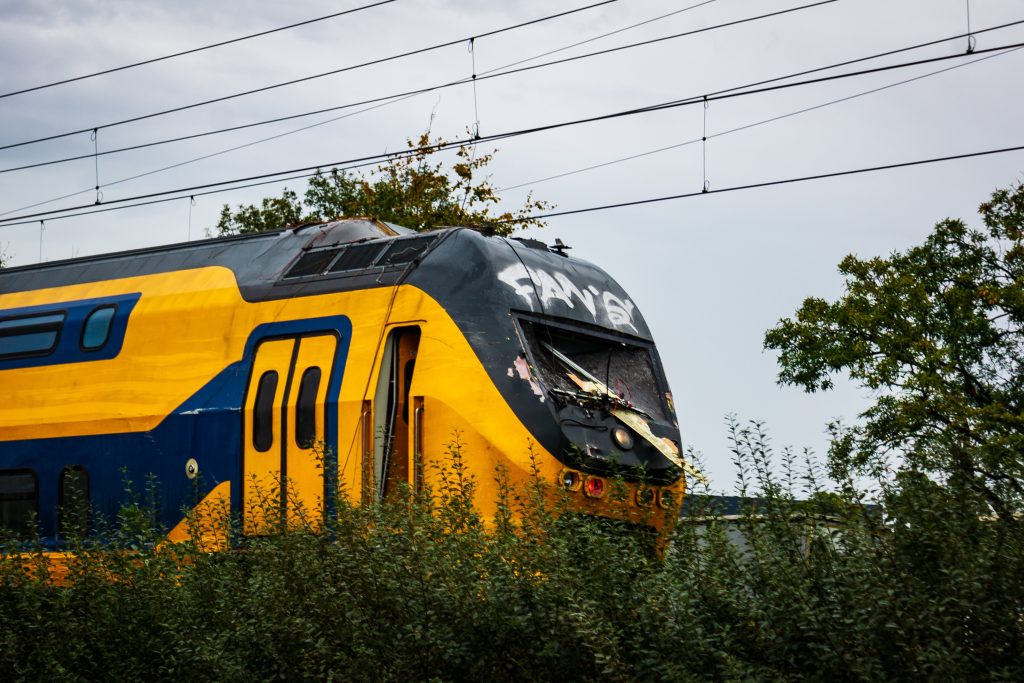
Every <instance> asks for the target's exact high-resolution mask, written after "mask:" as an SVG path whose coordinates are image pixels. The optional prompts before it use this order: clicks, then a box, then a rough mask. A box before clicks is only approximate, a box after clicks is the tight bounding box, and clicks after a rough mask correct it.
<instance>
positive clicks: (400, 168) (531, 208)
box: [217, 133, 553, 235]
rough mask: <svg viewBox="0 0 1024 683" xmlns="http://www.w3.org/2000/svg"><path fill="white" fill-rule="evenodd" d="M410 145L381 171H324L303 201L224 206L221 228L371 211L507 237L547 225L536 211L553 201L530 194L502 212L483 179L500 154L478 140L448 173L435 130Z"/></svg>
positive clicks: (414, 224)
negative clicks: (480, 147) (482, 149)
mask: <svg viewBox="0 0 1024 683" xmlns="http://www.w3.org/2000/svg"><path fill="white" fill-rule="evenodd" d="M407 142H408V145H409V150H410V152H407V153H402V154H393V155H391V156H390V157H389V158H388V160H387V161H386V162H384V163H383V164H381V165H380V166H379V167H378V168H377V169H376V173H375V174H370V175H364V174H362V173H349V172H346V171H345V170H338V169H336V168H335V169H331V170H330V171H329V172H328V173H326V174H325V173H321V172H320V171H317V173H316V175H314V176H313V177H312V178H311V179H310V181H309V188H308V189H307V191H306V194H305V196H304V198H303V199H302V200H301V201H300V200H299V198H298V195H297V194H296V193H295V192H294V191H292V190H288V189H287V188H286V189H285V190H284V191H283V192H282V194H281V196H280V197H268V198H265V199H264V200H263V201H262V202H261V204H260V205H259V206H256V205H252V204H250V205H244V206H240V207H238V209H237V210H236V211H234V212H232V211H231V208H230V207H229V206H228V205H227V204H225V205H224V208H223V209H222V210H221V214H220V220H219V221H218V222H217V232H218V233H219V234H221V235H234V234H240V233H249V232H261V231H264V230H272V229H277V228H281V227H285V226H288V225H297V224H300V223H312V222H320V221H325V220H330V219H333V218H338V217H342V216H349V217H354V216H371V217H373V218H377V219H380V220H384V221H390V222H393V223H398V224H399V225H403V226H405V227H408V228H412V229H414V230H420V231H424V230H431V229H433V228H437V227H441V226H470V227H477V228H486V229H488V230H490V231H492V232H494V233H496V234H499V235H507V234H510V233H511V232H512V231H513V230H515V229H516V228H522V227H526V226H529V225H537V226H540V225H543V222H542V221H540V220H539V219H536V218H531V217H530V215H531V214H532V213H534V212H537V211H543V210H546V209H550V208H552V206H553V205H552V204H550V203H548V202H545V201H541V200H535V199H533V198H532V196H530V195H528V196H527V198H526V201H525V202H524V204H523V206H522V207H521V208H519V209H517V210H515V211H502V212H498V211H497V208H498V205H499V202H500V198H499V197H498V195H497V193H496V192H495V190H494V188H493V187H492V186H491V184H490V179H489V178H488V177H484V178H482V179H481V178H480V177H479V176H480V171H481V170H482V169H484V168H485V167H486V166H487V165H488V164H489V163H490V162H491V160H492V159H493V158H494V152H491V153H490V154H484V155H481V156H476V154H475V151H474V149H473V147H472V146H471V145H462V146H460V147H459V149H458V151H457V152H456V155H457V161H456V163H454V164H452V167H451V173H449V172H448V171H447V170H446V169H445V168H444V166H443V164H441V163H431V162H430V156H431V155H432V154H434V153H436V152H437V151H438V148H439V147H441V146H443V145H445V144H446V143H445V141H444V140H442V139H441V138H437V139H435V140H434V141H431V140H430V136H429V133H424V134H423V135H421V136H420V137H419V139H418V140H416V141H415V142H414V141H412V140H408V141H407Z"/></svg>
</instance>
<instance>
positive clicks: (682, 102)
mask: <svg viewBox="0 0 1024 683" xmlns="http://www.w3.org/2000/svg"><path fill="white" fill-rule="evenodd" d="M1020 47H1024V42H1022V43H1012V44H1008V45H1001V46H998V47H993V48H987V49H985V50H978V51H976V52H975V53H974V54H976V55H980V54H985V53H993V52H1004V51H1007V50H1010V49H1015V48H1020ZM966 56H967V55H965V54H953V55H945V56H941V57H932V58H928V59H920V60H915V61H912V62H901V63H898V64H889V65H885V66H880V67H874V68H871V69H863V70H860V71H851V72H846V73H840V74H833V75H830V76H821V77H818V78H812V79H807V80H803V81H794V82H790V83H780V84H777V85H770V86H764V87H760V88H751V89H746V90H736V89H729V90H725V91H719V93H720V94H715V95H707V96H706V97H707V100H708V101H715V100H723V99H732V98H736V97H744V96H748V95H758V94H761V93H766V92H775V91H779V90H784V89H789V88H796V87H803V86H807V85H813V84H817V83H825V82H831V81H836V80H841V79H845V78H851V77H856V76H863V75H867V74H874V73H882V72H886V71H892V70H895V69H901V68H908V67H912V66H918V65H922V64H930V63H935V62H941V61H948V60H951V59H963V58H964V57H966ZM703 101H704V97H703V96H696V97H691V98H685V99H679V100H672V101H669V102H664V103H661V104H656V105H650V106H647V107H638V108H634V109H627V110H623V111H618V112H613V113H609V114H601V115H597V116H591V117H586V118H581V119H574V120H570V121H562V122H558V123H552V124H547V125H543V126H534V127H531V128H524V129H519V130H514V131H508V132H505V133H496V134H492V135H487V136H481V137H480V139H479V141H480V142H493V141H497V140H504V139H508V138H513V137H519V136H522V135H531V134H535V133H540V132H544V131H551V130H559V129H561V128H566V127H569V126H576V125H581V124H586V123H594V122H598V121H607V120H612V119H616V118H622V117H626V116H635V115H639V114H646V113H651V112H656V111H665V110H669V109H674V108H678V107H684V106H689V105H695V104H700V103H702V102H703ZM471 142H472V138H466V139H459V140H453V141H450V142H443V143H436V144H433V145H427V146H424V147H421V148H417V149H414V150H408V151H405V152H399V153H385V154H373V155H367V156H363V157H358V158H355V159H349V160H343V161H334V162H328V163H320V164H312V165H309V166H305V167H300V168H293V169H288V170H284V171H276V172H271V173H264V174H259V175H253V176H247V177H244V178H236V179H232V180H225V181H218V182H213V183H205V184H201V185H195V186H191V187H187V188H179V189H175V190H165V191H160V192H152V193H147V194H144V195H137V196H134V197H125V198H121V199H115V200H109V201H108V202H107V203H108V204H109V203H113V202H117V203H124V202H129V201H135V200H143V199H150V198H154V197H158V196H163V195H169V194H180V193H182V192H190V193H193V194H194V193H195V191H198V190H203V189H208V188H212V187H217V186H224V185H234V184H238V183H244V182H250V181H254V180H264V179H269V178H272V177H278V176H284V175H292V174H296V173H300V172H303V171H313V170H319V169H322V168H330V167H337V166H345V165H347V164H361V163H372V162H375V161H377V162H379V161H382V160H385V159H389V158H390V159H397V158H403V157H405V156H410V155H414V154H419V153H423V152H433V151H439V150H442V149H448V148H452V147H458V146H461V145H465V144H469V143H471ZM308 175H314V174H313V173H310V174H308ZM307 177H308V176H307ZM86 206H88V205H82V206H73V207H65V208H63V209H53V210H50V211H42V212H37V213H34V214H27V215H21V216H12V217H10V218H0V225H6V224H11V223H13V222H15V221H23V220H25V219H30V218H31V219H34V220H33V221H30V222H34V221H35V220H38V219H39V218H40V217H44V216H53V215H56V214H60V213H64V212H68V211H78V210H80V209H83V208H86Z"/></svg>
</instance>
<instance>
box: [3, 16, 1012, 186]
mask: <svg viewBox="0 0 1024 683" xmlns="http://www.w3.org/2000/svg"><path fill="white" fill-rule="evenodd" d="M709 1H714V0H709ZM832 1H834V0H832ZM705 4H708V3H707V2H702V3H699V4H698V5H691V6H690V7H687V8H684V9H683V10H677V11H676V12H671V13H669V14H668V15H661V16H660V17H655V18H654V19H650V20H647V21H644V22H640V23H639V24H634V25H632V26H628V27H625V28H623V29H618V30H616V31H611V32H609V33H606V34H602V35H600V36H596V37H594V38H590V39H588V40H585V41H580V42H579V43H573V44H572V45H568V46H565V47H562V48H559V49H557V50H552V51H549V52H546V53H542V54H539V55H535V56H533V57H530V58H527V59H524V60H518V61H516V62H512V63H510V64H505V65H503V66H500V67H496V68H494V69H490V70H488V71H485V72H483V73H481V74H478V75H477V79H476V80H478V81H480V80H488V79H491V78H500V77H503V76H508V75H513V74H517V73H522V72H524V71H530V70H533V69H540V68H546V67H549V66H555V65H558V64H562V63H565V62H570V61H576V60H579V59H586V58H589V57H594V56H599V55H603V54H607V53H609V52H616V51H620V50H624V49H629V48H632V47H639V46H643V45H648V44H651V43H656V42H661V41H665V40H670V39H673V38H680V37H684V36H687V35H691V34H693V33H700V32H704V31H708V30H712V29H716V28H722V27H725V26H731V25H733V24H735V23H740V22H749V21H752V20H755V19H760V18H767V17H770V16H775V15H776V14H779V12H775V13H771V14H767V15H758V16H757V17H749V18H747V19H743V20H740V22H729V23H727V24H716V25H714V26H709V27H705V28H702V29H697V30H695V31H687V32H684V33H677V34H673V35H670V36H663V37H661V38H655V39H652V40H647V41H641V42H637V43H630V44H628V45H624V46H619V47H616V48H610V49H608V50H600V51H597V52H589V53H585V54H583V55H576V56H574V57H569V58H566V59H560V60H554V61H550V62H543V63H541V64H535V65H532V66H529V67H524V68H520V69H513V70H509V71H502V70H503V69H507V68H508V67H511V66H516V65H518V64H522V63H524V62H527V61H530V60H533V59H537V58H539V57H544V56H547V55H550V54H553V53H555V52H560V51H562V50H566V49H569V48H572V47H575V46H577V45H581V44H583V43H586V42H591V41H593V40H597V39H600V38H603V37H606V36H609V35H613V34H615V33H620V32H621V31H623V30H627V29H629V28H633V27H635V26H639V25H643V24H646V23H650V22H651V21H655V20H657V19H661V18H664V17H666V16H670V15H672V14H677V13H678V12H682V11H685V10H689V9H693V8H695V7H699V6H701V5H705ZM805 7H813V5H808V6H802V7H797V8H792V9H790V10H784V12H791V11H795V10H798V9H803V8H805ZM1020 24H1024V19H1021V20H1017V21H1012V22H1008V23H1005V24H999V25H997V26H990V27H988V28H984V29H980V30H976V31H973V32H972V33H971V35H979V34H982V33H988V32H991V31H998V30H1001V29H1004V28H1009V27H1012V26H1017V25H1020ZM967 35H968V34H966V33H961V34H956V35H952V36H948V37H945V38H939V39H936V40H930V41H927V42H924V43H918V44H916V45H910V46H908V47H902V48H898V49H895V50H887V51H884V52H878V53H875V54H872V55H867V56H864V57H858V58H855V59H849V60H845V61H842V62H836V63H834V64H829V65H826V66H821V67H816V68H814V69H808V70H805V71H799V72H796V73H792V74H787V75H785V76H778V77H775V78H770V79H767V80H762V81H756V82H754V83H747V84H745V85H742V86H735V87H733V88H729V89H727V90H719V91H716V92H715V93H713V94H716V95H717V94H722V93H726V92H731V91H733V90H740V89H745V88H751V87H756V86H758V85H765V84H768V83H775V82H778V81H784V80H789V79H792V78H798V77H800V76H806V75H809V74H812V73H820V72H822V71H829V70H832V69H837V68H839V67H843V66H850V65H852V64H858V63H861V62H866V61H871V60H875V59H879V58H881V57H889V56H892V55H895V54H900V53H903V52H911V51H913V50H919V49H921V48H925V47H931V46H933V45H939V44H941V43H946V42H950V41H952V40H958V39H961V38H964V37H966V36H967ZM495 72H498V73H495ZM470 82H472V79H471V78H463V79H459V80H455V81H450V82H447V83H443V84H439V85H434V86H429V87H425V88H418V89H415V90H408V91H405V92H400V93H394V94H391V95H384V96H381V97H375V98H371V99H367V100H361V101H359V102H351V103H348V104H343V105H338V106H334V107H326V108H323V109H315V110H312V111H307V112H301V113H298V114H291V115H288V116H280V117H276V118H272V119H264V120H262V121H255V122H252V123H245V124H240V125H236V126H229V127H226V128H218V129H215V130H210V131H204V132H201V133H193V134H191V135H183V136H179V137H173V138H166V139H163V140H155V141H152V142H145V143H140V144H136V145H130V146H126V147H119V148H115V149H110V150H104V151H102V152H99V155H100V156H105V155H108V154H119V153H122V152H128V151H133V150H137V149H144V148H147V147H154V146H158V145H165V144H171V143H175V142H183V141H185V140H193V139H197V138H201V137H207V136H210V135H219V134H221V133H229V132H233V131H237V130H244V129H247V128H254V127H258V126H264V125H269V124H273V123H281V122H283V121H290V120H293V119H298V118H305V117H308V116H315V115H317V114H326V113H330V112H333V111H340V110H344V109H350V108H353V107H360V106H364V105H368V104H376V103H380V102H386V103H387V102H389V101H390V100H395V101H401V100H405V99H408V98H409V97H412V96H415V95H421V94H426V93H429V92H434V91H437V90H441V89H444V88H449V87H453V86H458V85H465V84H467V83H470ZM339 118H344V117H339ZM336 120H338V119H337V118H332V119H328V120H326V121H322V122H319V123H317V124H313V125H312V126H304V127H302V128H299V129H296V131H295V132H299V131H303V130H308V129H309V128H312V127H316V126H319V125H324V124H327V123H332V122H334V121H336ZM89 130H91V129H89ZM277 137H280V135H275V136H271V137H270V138H266V139H267V140H271V139H275V138H277ZM32 142H34V141H28V142H26V143H18V144H31V143H32ZM14 146H17V144H16V145H14ZM2 149H6V147H0V150H2ZM93 156H94V154H81V155H77V156H71V157H64V158H60V159H53V160H50V161H42V162H37V163H32V164H25V165H22V166H13V167H10V168H5V169H0V174H3V173H10V172H14V171H22V170H27V169H32V168H39V167H42V166H51V165H55V164H62V163H68V162H72V161H80V160H82V159H91V158H92V157H93ZM75 194H80V193H79V192H75V193H72V194H71V195H70V196H74V195H75ZM62 198H63V197H62ZM51 201H52V200H51ZM43 203H48V202H43Z"/></svg>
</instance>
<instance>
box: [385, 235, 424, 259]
mask: <svg viewBox="0 0 1024 683" xmlns="http://www.w3.org/2000/svg"><path fill="white" fill-rule="evenodd" d="M436 237H437V236H436V235H426V236H424V237H412V238H409V239H403V240H395V241H394V242H392V243H391V246H390V247H388V249H387V251H385V252H384V255H383V256H381V258H380V261H378V263H379V264H380V265H389V266H396V265H399V264H403V263H409V262H410V261H412V260H413V259H416V258H419V256H420V255H421V254H422V253H423V252H425V251H426V250H427V247H429V246H430V245H431V243H433V241H434V240H435V239H436Z"/></svg>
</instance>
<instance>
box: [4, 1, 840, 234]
mask: <svg viewBox="0 0 1024 683" xmlns="http://www.w3.org/2000/svg"><path fill="white" fill-rule="evenodd" d="M710 1H714V0H708V1H707V2H702V3H698V4H696V5H691V6H689V7H684V8H682V9H680V10H677V11H676V12H672V13H669V14H668V15H662V17H665V16H671V15H673V14H678V13H680V12H682V11H686V10H690V9H695V8H697V7H700V6H702V5H705V4H708V2H710ZM828 1H829V2H834V1H835V0H828ZM819 4H823V3H815V4H812V5H803V6H799V7H794V8H790V9H787V10H782V11H778V12H771V13H768V14H762V15H757V16H753V17H747V18H744V19H739V20H735V21H730V22H726V23H724V24H715V25H712V26H706V27H703V28H700V29H695V30H691V31H685V32H683V33H676V34H674V35H671V36H665V37H660V38H655V39H652V40H646V41H641V42H639V43H632V44H629V45H624V46H618V47H614V48H610V49H607V50H601V51H598V52H591V53H586V54H583V55H576V56H573V57H569V58H566V59H561V60H555V61H552V62H544V63H542V64H536V65H533V66H529V67H521V68H517V69H513V70H510V71H502V70H503V69H506V68H507V67H509V66H514V65H517V64H522V63H524V62H526V61H530V59H535V58H537V57H538V56H535V57H532V58H529V59H524V60H519V61H517V62H513V63H512V64H511V65H504V66H500V67H495V68H493V69H490V70H489V71H486V72H484V73H483V74H476V73H475V58H474V61H473V68H472V75H471V77H470V78H465V79H461V80H457V81H453V82H450V83H447V84H442V85H438V86H431V87H428V88H420V89H418V90H413V91H409V92H405V93H399V94H396V95H389V96H385V97H378V98H373V99H370V100H363V101H362V102H357V103H353V104H349V105H345V106H344V107H339V108H348V107H355V106H359V105H363V104H372V103H376V104H374V106H370V107H367V108H365V109H362V110H359V111H356V112H353V113H349V114H345V115H341V116H337V117H332V118H330V119H327V120H324V121H319V122H317V123H313V124H309V125H307V126H302V127H300V128H296V129H293V130H289V131H284V132H282V133H277V134H275V135H271V136H268V137H264V138H260V139H257V140H252V141H249V142H246V143H243V144H240V145H236V146H233V147H229V148H227V149H222V150H218V151H216V152H210V153H206V154H202V155H200V156H197V157H193V158H191V159H186V160H184V161H180V162H177V163H174V164H170V165H167V166H163V167H160V168H156V169H152V170H150V171H146V172H143V173H138V174H135V175H131V176H128V177H125V178H121V179H118V180H114V181H111V182H109V183H107V184H106V185H105V187H111V186H113V185H119V184H121V183H124V182H128V181H132V180H137V179H139V178H144V177H146V176H150V175H154V174H156V173H161V172H164V171H168V170H171V169H174V168H180V167H182V166H186V165H188V164H191V163H195V162H198V161H203V160H206V159H210V158H213V157H217V156H221V155H223V154H227V153H229V152H233V151H237V150H241V149H245V148H248V147H253V146H254V145H258V144H261V143H263V142H268V141H271V140H277V139H280V138H282V137H285V136H288V135H293V134H295V133H299V132H303V131H306V130H310V129H312V128H316V127H318V126H323V125H326V124H328V123H333V122H335V121H338V120H341V119H344V118H348V117H351V116H354V115H356V114H360V113H364V112H367V111H371V110H374V109H378V108H380V107H383V106H387V105H389V104H393V103H395V102H399V101H402V100H406V99H409V98H410V97H413V96H415V95H419V94H424V93H428V92H432V91H434V90H437V89H440V88H443V87H449V86H452V85H460V84H463V83H469V82H471V83H472V85H473V95H474V96H473V104H474V115H475V119H474V124H473V131H474V132H473V135H474V136H475V137H477V138H479V112H478V106H477V99H476V83H477V80H478V79H479V80H484V79H488V78H496V77H500V76H506V75H511V74H514V73H520V72H523V71H529V70H532V69H539V68H544V67H548V66H553V65H556V64H562V63H565V62H569V61H575V60H579V59H584V58H588V57H593V56H597V55H603V54H608V53H611V52H617V51H620V50H623V49H629V48H631V47H637V46H641V45H650V44H653V43H658V42H662V41H664V40H668V39H673V38H680V37H684V36H689V35H694V34H697V33H704V32H707V31H711V30H716V29H719V28H725V27H728V26H735V25H738V24H744V23H748V22H751V21H756V20H760V19H766V18H770V17H775V16H779V15H781V14H788V13H790V12H794V11H799V10H802V9H808V8H810V7H815V6H817V5H819ZM650 21H652V20H647V21H645V22H640V23H638V24H634V25H633V26H639V25H643V24H646V23H650ZM627 28H629V27H627ZM622 30H625V29H618V30H616V31H612V32H609V33H608V34H604V35H612V34H615V33H620V32H621V31H622ZM600 37H603V36H597V37H595V38H591V39H590V40H596V39H598V38H600ZM583 42H586V41H583ZM578 44H579V43H574V44H572V45H569V46H566V47H563V48H559V49H558V50H551V51H548V52H547V53H543V54H542V55H539V56H545V55H548V54H553V53H554V52H559V51H561V50H564V49H569V48H571V47H574V46H575V45H578ZM470 53H471V57H472V56H473V55H475V53H474V51H473V41H472V39H471V40H470ZM499 71H500V73H495V72H499ZM178 139H183V138H178ZM153 144H159V143H147V144H143V145H135V146H132V147H128V148H122V150H120V151H125V150H127V149H138V148H140V147H144V146H151V145H153ZM88 156H90V155H83V156H79V157H71V158H68V159H65V160H64V161H74V160H76V159H80V158H84V157H88ZM52 163H61V162H60V161H59V160H58V161H52V162H40V163H36V164H29V165H26V166H21V167H15V168H9V169H0V173H5V172H8V171H17V170H23V169H26V168H36V167H39V166H44V165H49V164H52ZM87 191H88V190H77V191H74V192H70V193H66V194H63V195H60V196H57V197H52V198H50V199H46V200H43V201H39V202H34V203H32V204H28V205H25V206H21V207H18V208H16V209H10V210H8V211H4V212H0V216H4V215H7V214H10V213H15V212H18V211H24V210H27V209H32V208H36V207H39V206H44V205H46V204H52V203H53V202H57V201H61V200H64V199H68V198H70V197H74V196H77V195H79V194H83V193H84V192H87ZM467 196H468V195H467Z"/></svg>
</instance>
